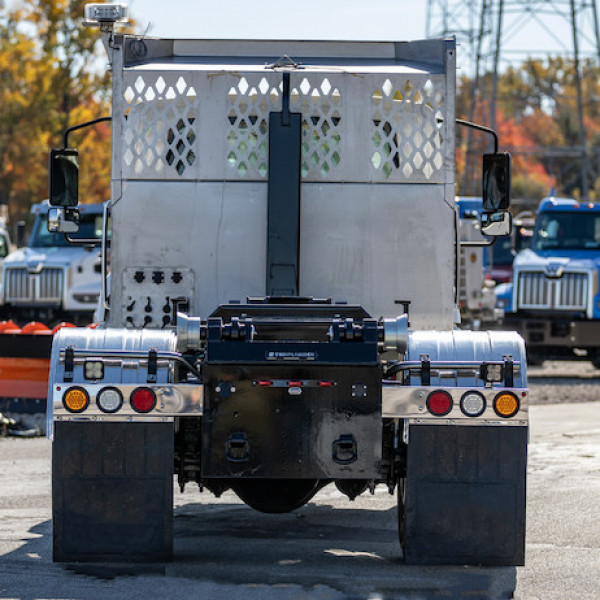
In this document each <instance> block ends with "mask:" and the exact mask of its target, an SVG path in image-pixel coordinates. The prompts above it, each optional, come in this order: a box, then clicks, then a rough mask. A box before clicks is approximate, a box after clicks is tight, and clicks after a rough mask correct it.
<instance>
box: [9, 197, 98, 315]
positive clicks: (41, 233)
mask: <svg viewBox="0 0 600 600" xmlns="http://www.w3.org/2000/svg"><path fill="white" fill-rule="evenodd" d="M48 207H49V205H48V202H47V201H44V202H41V203H38V204H34V205H33V206H32V208H31V212H32V213H33V214H34V215H35V221H34V223H33V227H32V231H31V235H30V237H29V241H28V243H27V246H26V247H24V248H19V249H17V250H14V251H13V252H11V253H10V254H9V255H8V256H7V257H6V258H5V260H4V269H3V272H2V288H1V290H2V293H1V296H2V306H1V308H0V310H1V312H2V315H3V317H4V319H12V320H13V321H15V322H16V323H18V324H20V325H24V324H25V323H27V322H28V321H41V322H43V323H45V324H46V325H48V326H50V327H53V326H54V325H56V324H57V323H59V322H61V321H69V322H72V323H76V324H81V325H83V324H88V323H90V322H91V319H92V314H93V312H94V309H95V308H96V306H97V304H98V299H99V297H100V287H101V276H100V271H101V268H100V257H99V250H98V246H99V244H100V241H101V234H102V214H103V206H102V205H101V204H82V205H81V206H80V211H79V212H80V216H79V219H80V221H79V225H80V227H79V232H77V233H74V234H73V237H74V238H75V239H77V238H79V239H81V238H85V239H88V240H89V243H88V244H86V245H74V244H70V243H69V242H68V241H67V240H66V239H65V236H64V235H63V234H62V233H50V232H49V231H48Z"/></svg>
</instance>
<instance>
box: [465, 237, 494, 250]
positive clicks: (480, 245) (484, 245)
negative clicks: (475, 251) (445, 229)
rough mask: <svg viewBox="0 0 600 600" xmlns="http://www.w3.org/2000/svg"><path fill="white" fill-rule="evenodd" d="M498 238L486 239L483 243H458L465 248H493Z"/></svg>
mask: <svg viewBox="0 0 600 600" xmlns="http://www.w3.org/2000/svg"><path fill="white" fill-rule="evenodd" d="M497 239H498V238H497V237H492V238H486V239H485V240H481V241H467V240H465V241H464V242H463V241H462V240H459V241H458V243H459V244H460V245H461V246H464V247H465V248H487V247H488V246H493V245H494V244H495V243H496V240H497Z"/></svg>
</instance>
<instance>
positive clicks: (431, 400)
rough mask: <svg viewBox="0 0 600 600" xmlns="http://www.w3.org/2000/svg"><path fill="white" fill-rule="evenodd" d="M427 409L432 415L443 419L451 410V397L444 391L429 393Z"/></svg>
mask: <svg viewBox="0 0 600 600" xmlns="http://www.w3.org/2000/svg"><path fill="white" fill-rule="evenodd" d="M427 408H428V410H429V412H430V413H431V414H432V415H436V416H438V417H443V416H444V415H447V414H448V413H449V412H450V411H451V410H452V396H451V395H450V394H449V393H448V392H445V391H444V390H436V391H435V392H431V394H429V396H428V397H427Z"/></svg>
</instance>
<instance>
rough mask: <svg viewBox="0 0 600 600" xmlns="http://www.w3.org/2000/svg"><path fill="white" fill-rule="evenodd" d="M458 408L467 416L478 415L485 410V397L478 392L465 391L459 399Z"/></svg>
mask: <svg viewBox="0 0 600 600" xmlns="http://www.w3.org/2000/svg"><path fill="white" fill-rule="evenodd" d="M460 409H461V410H462V411H463V413H464V414H465V415H467V417H478V416H479V415H481V414H483V411H484V410H485V398H484V397H483V396H482V394H480V393H479V392H467V393H466V394H464V395H463V397H462V398H461V399H460Z"/></svg>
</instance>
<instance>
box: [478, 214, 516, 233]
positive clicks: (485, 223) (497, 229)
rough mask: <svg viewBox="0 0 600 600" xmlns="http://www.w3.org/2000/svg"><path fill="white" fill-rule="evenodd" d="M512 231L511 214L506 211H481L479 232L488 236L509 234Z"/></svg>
mask: <svg viewBox="0 0 600 600" xmlns="http://www.w3.org/2000/svg"><path fill="white" fill-rule="evenodd" d="M511 231H512V215H511V214H510V213H509V212H508V211H503V212H493V213H483V214H482V215H481V233H483V235H487V236H490V237H499V236H502V235H509V234H510V232H511Z"/></svg>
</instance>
